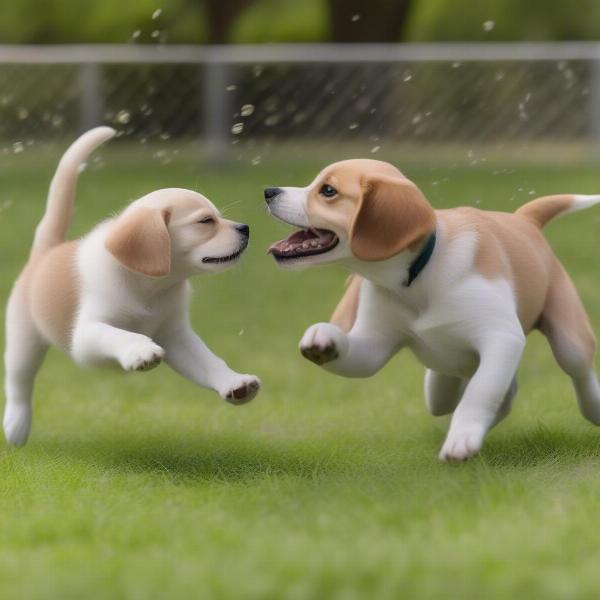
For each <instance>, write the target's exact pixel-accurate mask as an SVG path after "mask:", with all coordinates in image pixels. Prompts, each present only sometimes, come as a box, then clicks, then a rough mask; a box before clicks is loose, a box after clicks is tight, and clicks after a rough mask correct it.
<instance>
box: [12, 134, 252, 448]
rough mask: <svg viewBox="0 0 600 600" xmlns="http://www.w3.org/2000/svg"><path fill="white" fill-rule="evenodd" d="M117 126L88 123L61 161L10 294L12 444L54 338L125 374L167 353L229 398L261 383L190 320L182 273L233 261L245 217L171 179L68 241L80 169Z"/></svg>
mask: <svg viewBox="0 0 600 600" xmlns="http://www.w3.org/2000/svg"><path fill="white" fill-rule="evenodd" d="M114 133H115V131H114V130H113V129H111V128H109V127H98V128H96V129H92V130H91V131H88V132H87V133H85V134H84V135H83V136H81V137H80V138H79V139H78V140H77V141H76V142H75V143H74V144H73V145H72V146H71V147H70V148H69V149H68V150H67V152H66V153H65V155H64V156H63V158H62V159H61V161H60V164H59V166H58V169H57V171H56V174H55V176H54V178H53V180H52V183H51V185H50V191H49V195H48V203H47V207H46V213H45V214H44V217H43V219H42V220H41V222H40V223H39V225H38V227H37V229H36V233H35V238H34V242H33V247H32V249H31V254H30V257H29V261H28V263H27V265H26V266H25V268H24V270H23V272H22V273H21V275H20V277H19V278H18V280H17V282H16V284H15V286H14V288H13V291H12V293H11V296H10V299H9V301H8V308H7V314H6V352H5V366H6V373H5V377H6V381H5V390H6V406H5V412H4V431H5V434H6V438H7V440H8V441H9V442H10V443H12V444H14V445H16V446H20V445H22V444H24V443H25V442H26V441H27V437H28V435H29V431H30V427H31V413H32V406H31V404H32V392H33V384H34V379H35V375H36V373H37V371H38V369H39V367H40V366H41V363H42V361H43V358H44V355H45V353H46V350H47V349H48V346H49V345H51V344H53V345H55V346H57V347H59V348H61V349H62V350H64V351H65V352H67V353H68V354H70V355H71V356H72V357H73V359H74V360H75V361H76V362H78V363H80V364H84V365H96V364H103V363H116V364H118V365H120V366H121V367H122V368H123V369H124V370H125V371H144V370H147V369H151V368H153V367H156V366H157V365H158V364H159V363H160V362H161V361H162V360H163V359H164V360H165V361H166V362H167V363H168V364H169V365H170V366H171V367H172V368H173V369H175V370H176V371H177V372H179V373H180V374H181V375H183V376H184V377H187V378H188V379H190V380H191V381H193V382H195V383H197V384H198V385H200V386H203V387H207V388H211V389H214V390H216V391H217V392H218V393H219V394H220V395H221V397H223V398H224V399H226V400H228V401H229V402H231V403H233V404H241V403H244V402H247V401H249V400H251V399H252V398H253V397H254V396H255V395H256V393H257V392H258V389H259V386H260V382H259V380H258V379H257V378H256V377H254V376H252V375H241V374H239V373H236V372H235V371H233V370H231V369H230V368H229V367H228V366H227V364H226V363H225V362H224V361H223V360H222V359H220V358H218V357H217V356H215V355H214V354H213V353H212V352H211V351H210V350H209V349H208V348H207V346H206V345H205V344H204V342H203V341H202V340H201V339H200V338H199V337H198V336H197V335H196V334H195V333H194V331H193V330H192V328H191V325H190V322H189V317H188V312H189V311H188V307H189V299H190V285H189V283H188V281H187V279H188V278H189V277H190V276H192V275H195V274H198V273H212V272H216V271H222V270H224V269H226V268H228V267H230V266H232V265H234V264H235V263H236V261H237V260H238V258H239V257H240V256H241V254H242V252H243V251H244V250H245V248H246V246H247V244H248V239H249V228H248V226H247V225H242V224H239V223H234V222H232V221H229V220H227V219H224V218H223V217H222V216H221V214H220V213H219V211H218V210H217V209H216V208H215V206H214V205H213V204H212V203H211V202H210V201H209V200H208V199H207V198H205V197H204V196H202V195H200V194H197V193H196V192H192V191H190V190H184V189H176V188H172V189H164V190H158V191H155V192H152V193H150V194H148V195H147V196H144V197H143V198H140V199H139V200H136V201H135V202H133V203H132V204H130V205H129V206H128V207H127V208H126V209H125V210H124V211H123V212H122V213H121V214H120V215H118V216H117V217H114V218H111V219H108V220H106V221H104V222H102V223H100V224H99V225H98V226H96V227H95V228H94V229H93V230H92V231H91V232H90V233H88V234H87V235H86V236H84V237H83V238H81V239H79V240H74V241H66V235H67V230H68V227H69V222H70V219H71V214H72V211H73V202H74V196H75V186H76V183H77V177H78V173H79V168H80V166H81V164H82V163H83V161H84V160H85V158H86V157H87V156H88V154H90V153H91V152H92V151H93V150H94V148H96V147H97V146H98V145H100V144H101V143H102V142H104V141H106V140H108V139H109V138H111V137H112V136H113V135H114Z"/></svg>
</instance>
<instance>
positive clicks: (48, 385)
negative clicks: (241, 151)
mask: <svg viewBox="0 0 600 600" xmlns="http://www.w3.org/2000/svg"><path fill="white" fill-rule="evenodd" d="M104 154H105V157H106V165H105V166H104V167H103V168H94V169H90V170H89V171H88V172H86V173H85V174H84V176H83V178H82V181H81V185H80V193H79V197H78V201H77V212H76V215H75V220H74V224H73V232H74V234H81V233H83V232H84V231H86V230H87V229H88V228H89V227H90V226H91V225H92V224H94V223H95V222H97V221H98V220H99V219H100V218H102V217H103V216H105V215H107V214H110V213H111V212H112V211H114V210H116V209H117V208H118V207H120V206H122V205H123V204H124V203H126V202H127V201H129V200H130V199H132V198H134V197H135V196H137V195H141V194H142V193H144V192H146V191H149V190H152V189H154V188H157V187H162V186H170V185H177V186H182V187H193V188H196V189H199V190H201V191H203V192H204V193H205V194H206V195H208V196H209V197H211V198H212V199H213V200H214V201H215V202H216V203H217V204H218V205H220V206H226V205H228V204H231V205H232V206H231V208H230V209H229V210H228V211H227V214H228V215H230V216H231V217H232V218H235V219H238V220H244V221H246V222H248V223H250V224H251V226H252V244H251V247H250V249H249V250H248V252H247V256H246V257H245V259H244V261H243V263H242V265H241V266H239V267H238V268H236V269H234V270H233V271H230V272H227V273H224V274H221V275H218V276H211V277H204V278H198V279H197V280H196V281H195V288H196V295H195V299H194V303H193V322H194V325H195V327H196V329H197V331H198V332H200V334H201V335H202V336H203V337H204V339H205V340H206V341H207V342H208V343H209V344H210V345H211V346H212V347H213V348H214V350H215V351H216V352H218V353H219V354H220V355H221V356H223V357H224V358H225V359H226V360H227V361H228V362H229V363H230V364H231V365H232V366H233V367H234V368H236V369H239V370H242V371H245V372H253V373H257V374H258V375H259V376H260V377H261V378H262V380H263V385H264V387H263V391H262V392H261V394H260V395H259V397H258V398H257V399H256V400H255V401H254V402H253V403H251V404H250V405H248V406H245V407H240V408H236V407H232V406H229V405H227V404H226V403H224V402H223V401H221V400H220V399H219V398H218V397H217V396H216V394H214V393H210V392H208V391H206V390H202V389H198V388H196V387H194V386H193V385H192V384H191V383H189V382H187V381H185V380H183V379H181V378H179V377H178V376H176V375H174V374H173V373H171V372H170V371H169V370H168V368H167V367H165V366H161V367H160V368H159V369H156V370H155V371H153V372H151V373H147V374H135V375H131V376H124V375H122V374H120V373H118V372H115V371H93V370H82V369H80V368H78V367H75V366H74V365H73V364H72V363H71V362H70V361H69V360H68V359H67V358H66V357H64V356H62V355H61V354H59V353H58V352H57V351H52V352H51V353H50V355H49V357H48V360H47V362H46V364H45V365H44V367H43V369H42V371H41V373H40V376H39V379H38V384H37V391H36V410H35V422H34V430H33V434H32V437H31V439H30V442H29V444H28V445H27V446H26V447H25V448H23V449H21V450H18V451H14V450H11V449H9V448H6V447H3V448H2V449H0V597H2V598H27V599H28V600H30V599H31V600H33V599H38V598H61V599H64V600H67V599H70V598H73V599H75V598H77V599H79V598H84V597H85V598H90V599H94V598H123V599H137V598H144V599H145V598H161V599H163V598H169V599H171V598H189V597H196V598H207V597H215V598H244V599H254V598H256V599H258V598H261V599H262V598H273V599H279V598H290V599H304V598H318V599H324V598H327V599H330V598H336V599H337V598H343V599H352V598H399V597H403V598H410V599H414V598H438V597H450V598H474V599H475V598H477V599H479V598H486V599H489V598H508V597H510V598H514V597H520V598H591V597H595V596H596V595H597V591H598V589H599V587H600V570H599V569H598V564H599V561H600V550H599V547H598V525H597V521H598V517H599V516H600V508H599V507H600V431H598V430H597V429H594V428H593V427H592V426H591V425H589V424H588V423H587V422H585V421H584V420H583V419H582V418H581V417H580V415H579V413H578V411H577V408H576V402H575V398H574V394H573V392H572V390H571V387H570V384H569V381H568V379H567V378H566V376H565V375H563V374H562V372H561V371H559V369H558V368H557V366H556V365H555V363H554V362H553V359H552V357H551V355H550V352H549V350H548V348H547V346H546V344H545V342H544V340H543V339H542V338H541V337H540V336H539V335H537V334H534V335H532V336H531V338H530V340H529V344H528V348H527V351H526V354H525V357H524V359H523V362H522V366H521V369H520V383H521V388H520V393H519V396H518V398H517V401H516V406H515V408H514V410H513V413H512V415H511V416H510V418H509V419H507V420H506V421H505V422H504V423H503V424H502V425H501V426H499V427H498V428H497V429H496V430H494V431H493V432H492V433H491V435H490V436H489V438H488V440H487V443H486V445H485V448H484V451H483V453H482V455H481V456H480V457H478V458H477V459H475V460H472V461H470V462H469V463H466V464H461V465H450V466H448V465H442V464H439V463H438V462H437V461H436V453H437V450H438V449H439V446H440V444H441V442H442V440H443V436H444V432H445V429H446V427H447V420H446V419H434V418H433V417H431V416H429V415H428V414H427V413H426V411H425V408H424V402H423V397H422V391H421V386H422V378H423V368H422V367H421V366H420V365H419V364H418V363H417V362H416V361H415V359H414V358H412V357H411V356H410V355H409V354H408V353H405V354H402V355H400V356H398V357H396V358H395V359H394V360H393V361H392V362H391V363H390V364H389V365H388V366H387V367H386V368H385V369H384V370H383V371H382V372H381V373H379V374H378V375H377V376H375V377H373V378H371V379H367V380H346V379H342V378H337V377H335V376H333V375H330V374H328V373H325V372H323V371H321V370H319V369H318V368H317V367H315V366H313V365H311V364H309V363H308V362H306V361H304V360H303V359H302V358H301V357H300V356H299V353H298V351H297V346H296V345H297V341H298V339H299V338H300V336H301V334H302V332H303V331H304V329H305V328H306V327H307V326H308V325H309V324H311V323H313V322H315V321H319V320H324V319H326V318H327V317H328V315H329V313H330V311H331V309H332V308H333V306H334V305H335V302H336V299H337V298H338V297H339V295H340V293H341V288H342V282H343V280H344V277H345V274H344V273H343V272H342V271H341V270H339V269H337V268H335V267H330V268H321V269H315V270H312V271H308V272H304V273H289V272H285V271H282V270H278V269H277V268H276V266H275V264H274V263H273V261H272V260H271V259H270V258H269V257H268V256H266V255H265V247H266V246H267V244H268V243H269V242H270V241H272V240H273V239H275V238H276V237H277V236H278V235H279V234H280V233H281V232H282V231H284V230H285V227H283V226H281V225H279V224H277V223H275V222H274V221H272V220H270V219H269V218H268V217H267V216H266V214H265V213H264V210H263V208H262V202H261V189H262V187H263V186H265V185H268V184H285V183H288V184H290V185H293V184H303V183H304V182H307V181H308V180H309V178H311V177H312V176H313V174H314V172H315V169H316V168H317V167H318V166H320V165H317V164H311V162H310V161H307V162H306V163H305V164H290V165H286V164H285V163H284V162H280V163H275V162H273V163H270V164H261V165H259V166H256V167H251V166H249V165H248V163H247V162H244V164H242V163H239V164H236V165H233V166H232V167H231V168H230V169H225V170H221V171H215V170H212V171H211V170H210V169H208V168H206V167H203V166H202V165H201V164H198V163H197V162H196V161H195V160H194V159H193V156H192V155H187V154H186V155H185V156H179V157H178V158H177V160H175V161H174V162H173V163H171V164H169V165H164V166H163V165H161V164H160V163H158V162H157V161H155V160H152V158H151V153H150V152H146V153H143V152H142V150H140V149H135V148H134V149H130V150H129V151H127V152H118V151H117V152H116V153H109V152H108V151H105V153H104ZM139 155H142V157H143V160H140V159H139V158H136V156H139ZM54 156H56V155H54ZM333 157H334V156H333V155H332V157H331V158H333ZM389 158H392V159H393V158H394V157H389ZM1 162H2V163H3V164H1V165H0V207H2V208H1V212H0V232H1V238H0V240H1V241H0V253H1V254H0V297H1V300H2V302H4V300H5V298H6V296H7V294H8V292H9V289H10V285H11V283H12V281H13V280H14V278H15V276H16V275H17V273H18V271H19V269H20V267H21V265H22V263H23V261H24V259H25V256H26V253H27V250H28V247H29V244H30V240H31V235H32V231H33V228H34V225H35V223H36V222H37V220H38V218H39V216H40V214H41V211H42V204H43V199H44V195H45V189H46V187H47V183H48V181H49V178H50V176H51V172H52V168H53V164H52V162H51V161H49V158H48V155H46V154H43V153H41V154H40V155H36V154H35V153H33V152H32V151H28V152H25V153H23V154H21V155H18V156H16V157H12V158H10V159H8V158H7V159H6V160H3V161H1ZM403 166H404V167H405V169H404V170H405V172H406V173H407V174H408V175H409V176H410V177H412V178H413V179H414V180H415V181H416V182H418V183H419V184H420V185H421V186H422V188H423V189H424V191H425V192H426V194H427V195H428V196H429V198H430V199H431V201H432V202H433V204H434V205H436V206H438V207H443V206H452V205H457V204H476V203H477V202H480V204H479V205H480V206H481V207H483V208H500V209H507V210H512V209H514V208H515V207H516V206H518V205H519V204H521V203H522V202H524V201H526V200H527V199H529V198H531V196H529V191H530V190H535V193H536V195H542V194H544V193H550V192H559V191H578V192H581V193H592V192H598V191H599V190H600V175H599V174H598V169H597V168H595V167H594V166H592V165H587V166H581V167H577V166H568V167H566V166H565V167H560V166H556V165H554V166H553V167H552V168H544V167H542V166H528V167H526V168H525V167H519V166H518V165H516V166H514V167H513V168H510V169H508V170H504V169H505V167H503V168H502V172H500V173H497V172H496V171H495V168H494V165H490V164H484V165H479V166H478V167H477V168H471V169H469V168H465V167H461V166H455V165H452V164H451V163H443V164H442V165H441V166H440V165H437V164H436V162H435V160H434V159H431V161H430V162H429V163H423V162H422V163H408V164H405V165H403ZM520 188H521V189H520ZM547 233H548V237H549V238H550V239H551V241H552V244H553V246H554V247H555V249H556V251H557V253H558V255H559V256H560V257H561V258H562V259H563V262H564V263H565V265H566V266H567V268H568V270H569V271H570V272H571V274H572V275H573V277H574V279H575V281H576V283H577V286H578V288H579V290H580V291H581V293H582V296H583V298H584V302H585V303H586V306H587V307H588V309H589V311H590V315H591V318H592V322H593V323H594V326H595V328H596V329H597V330H598V329H600V294H599V290H600V254H599V253H598V235H599V233H600V210H597V211H596V212H593V211H589V212H587V213H582V214H580V215H573V216H571V217H568V218H566V219H564V220H563V221H561V222H560V223H557V224H554V225H552V226H550V227H549V228H548V232H547Z"/></svg>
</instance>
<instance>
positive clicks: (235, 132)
mask: <svg viewBox="0 0 600 600" xmlns="http://www.w3.org/2000/svg"><path fill="white" fill-rule="evenodd" d="M242 131H244V124H243V123H234V125H233V127H232V128H231V133H233V135H239V134H240V133H242Z"/></svg>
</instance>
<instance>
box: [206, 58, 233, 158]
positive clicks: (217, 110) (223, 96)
mask: <svg viewBox="0 0 600 600" xmlns="http://www.w3.org/2000/svg"><path fill="white" fill-rule="evenodd" d="M230 74H231V68H230V65H229V64H227V63H225V62H220V61H211V60H210V59H209V60H208V62H206V63H205V65H204V70H203V82H202V117H203V119H202V120H203V127H202V131H203V139H202V140H201V141H202V145H203V146H204V147H205V148H206V150H207V156H208V160H209V161H210V162H213V163H215V164H222V163H224V162H225V161H226V159H227V155H228V150H229V139H230V137H229V136H230V129H231V116H232V102H231V93H230V92H229V91H228V90H227V87H228V86H230V85H231V81H229V77H230Z"/></svg>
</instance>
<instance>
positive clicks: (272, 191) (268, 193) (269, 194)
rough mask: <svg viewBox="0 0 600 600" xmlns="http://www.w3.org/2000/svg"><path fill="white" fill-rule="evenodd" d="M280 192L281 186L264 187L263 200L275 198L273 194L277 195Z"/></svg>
mask: <svg viewBox="0 0 600 600" xmlns="http://www.w3.org/2000/svg"><path fill="white" fill-rule="evenodd" d="M279 194H281V188H265V200H266V201H267V202H269V200H272V199H273V198H275V196H279Z"/></svg>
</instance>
